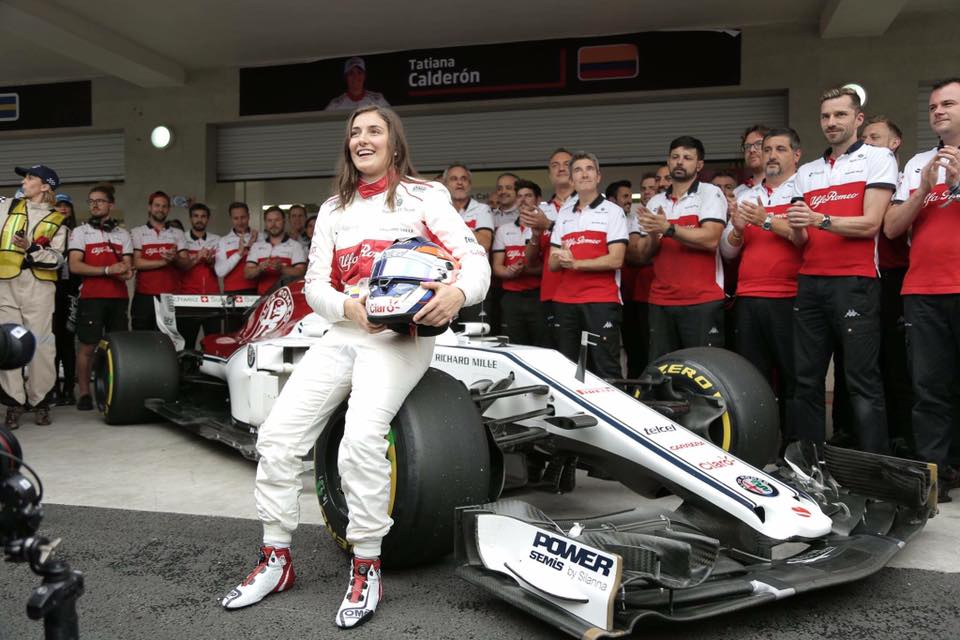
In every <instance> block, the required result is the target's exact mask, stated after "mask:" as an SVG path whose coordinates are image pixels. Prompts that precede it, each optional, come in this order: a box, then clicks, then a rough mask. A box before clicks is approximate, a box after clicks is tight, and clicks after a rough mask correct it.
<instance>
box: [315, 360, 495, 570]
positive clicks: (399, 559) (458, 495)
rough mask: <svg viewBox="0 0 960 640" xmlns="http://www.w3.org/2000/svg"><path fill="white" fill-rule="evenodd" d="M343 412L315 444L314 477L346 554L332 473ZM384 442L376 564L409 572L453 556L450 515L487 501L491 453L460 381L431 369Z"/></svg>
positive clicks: (342, 512)
mask: <svg viewBox="0 0 960 640" xmlns="http://www.w3.org/2000/svg"><path fill="white" fill-rule="evenodd" d="M346 411H347V404H346V403H344V404H343V405H341V406H340V408H339V409H338V410H337V411H336V412H335V413H334V415H333V416H331V418H330V422H329V423H328V424H327V426H326V428H325V429H324V430H323V432H322V433H321V434H320V437H319V438H317V442H316V445H315V446H314V462H315V465H314V478H315V481H316V485H315V486H316V489H317V498H318V499H319V501H320V510H321V512H322V513H323V518H324V521H325V522H326V525H327V530H328V531H329V533H330V534H331V535H332V536H333V538H334V540H336V542H337V544H338V545H340V547H342V548H343V549H344V550H349V544H348V542H347V539H346V532H347V506H346V501H345V498H344V495H343V491H342V489H341V487H340V473H339V471H338V469H337V453H338V451H339V449H340V440H341V439H342V437H343V427H344V418H345V416H346ZM387 438H388V440H389V442H390V447H389V449H388V450H387V458H388V459H389V460H390V467H391V483H390V507H389V508H390V516H391V517H392V518H393V527H392V528H391V529H390V532H389V533H388V534H387V536H386V537H385V538H384V539H383V548H382V550H381V557H382V559H383V562H384V563H385V564H389V565H390V566H393V567H410V566H416V565H419V564H424V563H427V562H431V561H433V560H437V559H440V558H442V557H443V556H445V555H447V554H448V553H450V552H451V551H452V550H453V541H454V512H455V509H456V508H457V507H460V506H464V505H470V504H481V503H484V502H486V501H487V500H488V494H489V491H490V472H491V471H490V451H489V449H488V447H489V444H488V442H487V436H486V427H485V426H484V425H483V422H482V421H481V419H480V413H479V412H478V411H477V407H476V405H475V404H474V403H473V401H472V400H471V398H470V392H469V391H468V390H467V388H466V387H465V386H464V385H463V384H462V383H461V382H460V381H458V380H457V379H455V378H453V377H452V376H450V375H448V374H446V373H444V372H442V371H438V370H437V369H432V368H431V369H428V370H427V372H426V373H425V374H424V375H423V378H421V380H420V382H419V383H418V384H417V386H416V387H414V389H413V391H411V392H410V395H408V396H407V399H406V400H405V401H404V403H403V405H402V406H401V407H400V411H398V412H397V415H396V417H395V418H394V419H393V422H392V423H391V430H390V434H389V435H388V437H387Z"/></svg>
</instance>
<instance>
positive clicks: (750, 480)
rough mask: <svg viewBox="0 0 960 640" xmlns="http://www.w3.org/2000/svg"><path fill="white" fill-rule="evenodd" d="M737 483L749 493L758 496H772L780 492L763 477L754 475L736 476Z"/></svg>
mask: <svg viewBox="0 0 960 640" xmlns="http://www.w3.org/2000/svg"><path fill="white" fill-rule="evenodd" d="M737 484H738V485H740V486H741V487H743V488H744V489H746V490H747V491H749V492H750V493H755V494H757V495H758V496H763V497H764V498H772V497H773V496H775V495H777V494H778V493H780V492H779V491H777V488H776V487H775V486H773V485H772V484H770V483H769V482H767V481H766V480H764V479H763V478H758V477H756V476H738V477H737Z"/></svg>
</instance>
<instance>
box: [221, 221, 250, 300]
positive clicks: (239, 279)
mask: <svg viewBox="0 0 960 640" xmlns="http://www.w3.org/2000/svg"><path fill="white" fill-rule="evenodd" d="M250 233H251V232H250V231H247V232H246V233H244V234H243V237H242V238H241V237H240V236H238V235H237V232H236V231H234V230H233V229H231V230H230V233H228V234H227V235H225V236H223V237H222V238H220V241H219V242H218V243H217V262H218V263H225V262H229V261H230V260H232V259H233V260H236V261H237V262H236V264H235V265H234V266H233V267H232V268H231V269H230V271H229V272H228V273H226V274H225V275H224V276H223V291H224V292H225V293H226V292H230V291H243V290H245V289H252V288H253V287H255V286H256V282H255V281H253V280H247V279H246V278H245V277H243V266H244V265H243V260H241V259H240V256H239V255H237V254H239V253H240V249H241V247H244V246H246V245H247V243H248V242H250ZM247 255H248V256H249V255H250V254H249V253H248V254H247ZM221 273H222V272H221Z"/></svg>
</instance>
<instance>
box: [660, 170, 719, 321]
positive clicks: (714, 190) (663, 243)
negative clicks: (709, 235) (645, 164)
mask: <svg viewBox="0 0 960 640" xmlns="http://www.w3.org/2000/svg"><path fill="white" fill-rule="evenodd" d="M647 208H648V209H650V211H653V212H656V211H657V209H663V212H664V213H665V214H666V216H667V220H669V221H670V222H672V223H673V224H675V225H677V227H686V228H690V229H693V228H696V227H700V226H703V223H704V222H719V223H720V224H726V223H727V199H726V198H725V197H724V195H723V191H721V190H720V188H719V187H715V186H714V185H712V184H706V183H704V182H700V181H699V180H694V182H693V184H692V185H690V190H689V191H687V193H685V194H684V195H683V196H682V197H681V198H680V199H679V200H674V198H673V196H672V187H671V188H670V189H668V190H667V191H666V192H665V193H658V194H657V195H655V196H653V197H652V198H650V202H648V203H647ZM723 298H724V294H723V264H722V262H721V261H720V250H719V248H718V249H717V251H714V252H712V253H711V252H708V251H701V250H699V249H693V248H691V247H687V246H686V245H683V244H681V243H680V242H678V241H677V240H675V239H674V238H667V237H663V238H660V252H659V253H658V254H657V257H656V258H655V259H654V261H653V283H652V284H651V285H650V299H649V301H650V302H651V303H652V304H657V305H660V306H664V307H669V306H680V305H687V304H702V303H704V302H715V301H717V300H723Z"/></svg>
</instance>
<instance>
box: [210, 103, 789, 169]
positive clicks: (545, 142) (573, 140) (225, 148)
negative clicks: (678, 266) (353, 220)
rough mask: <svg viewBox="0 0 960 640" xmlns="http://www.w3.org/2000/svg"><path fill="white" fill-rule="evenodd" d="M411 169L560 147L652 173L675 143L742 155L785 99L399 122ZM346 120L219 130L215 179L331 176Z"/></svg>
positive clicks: (479, 162) (500, 162)
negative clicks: (695, 141) (685, 138)
mask: <svg viewBox="0 0 960 640" xmlns="http://www.w3.org/2000/svg"><path fill="white" fill-rule="evenodd" d="M403 122H404V126H405V128H406V130H407V138H408V140H409V142H410V146H411V149H412V153H413V162H414V166H416V167H417V169H418V170H419V171H421V172H424V173H431V172H435V171H439V170H442V169H443V168H444V167H446V166H447V165H448V164H450V163H451V162H454V161H457V162H463V163H466V164H467V165H468V166H469V167H470V168H472V169H502V168H532V167H543V166H544V165H545V164H546V160H547V156H548V155H549V154H550V152H551V151H553V149H555V148H556V147H559V146H563V147H567V148H568V149H571V150H579V149H583V150H587V151H592V152H593V153H595V154H596V155H597V156H598V157H599V158H600V163H601V165H602V164H646V163H653V162H659V161H661V160H663V159H664V158H665V157H666V154H667V147H668V145H669V142H670V140H672V139H673V138H675V137H677V136H679V135H692V136H696V137H697V138H700V139H701V140H702V141H703V143H704V146H705V147H706V151H707V159H708V160H711V159H713V160H717V159H733V158H739V157H740V156H741V155H742V152H741V151H740V136H741V134H742V133H743V130H744V129H745V128H746V127H748V126H749V125H751V124H754V123H764V124H766V125H768V126H771V127H777V126H784V125H786V123H787V100H786V97H785V96H758V97H749V98H716V99H709V100H702V99H698V100H694V99H688V100H672V101H666V102H646V103H634V104H618V105H595V106H577V107H556V108H551V109H544V108H539V109H514V110H509V111H478V112H469V113H450V114H440V115H407V116H404V119H403ZM343 129H344V124H343V120H342V119H339V118H338V119H336V120H329V119H324V120H322V121H318V122H296V123H282V124H278V123H256V124H243V125H222V126H220V127H218V129H217V179H218V180H223V181H232V180H259V179H269V178H299V177H310V176H330V175H333V174H334V172H335V169H336V161H337V157H338V154H339V149H340V145H341V144H342V142H343Z"/></svg>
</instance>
